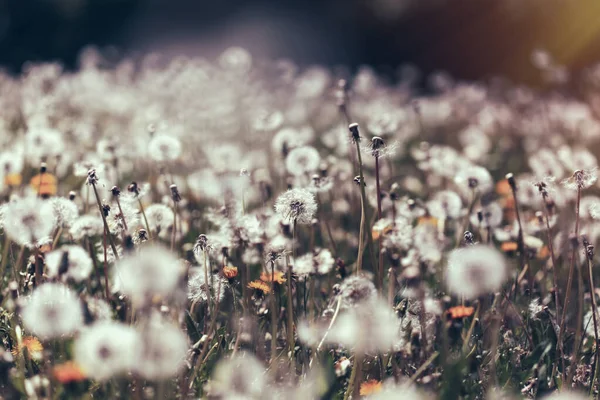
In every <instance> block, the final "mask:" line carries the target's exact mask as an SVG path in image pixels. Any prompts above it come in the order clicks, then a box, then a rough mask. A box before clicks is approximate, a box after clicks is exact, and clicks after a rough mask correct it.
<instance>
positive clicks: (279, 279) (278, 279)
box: [260, 271, 285, 285]
mask: <svg viewBox="0 0 600 400" xmlns="http://www.w3.org/2000/svg"><path fill="white" fill-rule="evenodd" d="M271 278H273V279H271ZM260 280H261V281H263V282H271V281H275V283H279V284H280V285H281V284H283V283H285V277H284V276H283V272H281V271H275V276H273V275H272V274H271V273H270V272H269V273H265V272H262V273H261V274H260Z"/></svg>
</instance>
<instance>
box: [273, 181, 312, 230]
mask: <svg viewBox="0 0 600 400" xmlns="http://www.w3.org/2000/svg"><path fill="white" fill-rule="evenodd" d="M275 212H276V213H277V214H279V215H280V216H281V218H283V219H284V220H287V221H289V222H295V223H298V224H310V223H311V222H312V220H313V218H314V215H315V213H316V212H317V203H316V201H315V197H314V195H313V194H312V193H311V192H309V191H308V190H306V189H298V188H297V189H290V190H288V191H287V192H285V193H283V194H281V195H280V196H279V197H278V198H277V201H276V202H275Z"/></svg>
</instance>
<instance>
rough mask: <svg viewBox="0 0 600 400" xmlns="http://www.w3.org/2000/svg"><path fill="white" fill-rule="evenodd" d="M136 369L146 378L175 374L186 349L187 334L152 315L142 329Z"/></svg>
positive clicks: (161, 377) (155, 378) (167, 376)
mask: <svg viewBox="0 0 600 400" xmlns="http://www.w3.org/2000/svg"><path fill="white" fill-rule="evenodd" d="M140 344H141V351H140V357H139V359H138V360H137V362H136V363H135V369H136V371H137V372H138V373H139V374H140V376H142V377H143V378H146V379H151V380H159V379H166V378H170V377H172V376H173V375H175V374H177V372H178V371H179V369H180V368H181V367H182V366H183V362H184V360H185V356H186V354H187V350H188V340H187V336H186V335H185V334H184V333H183V332H182V331H181V330H180V329H179V328H178V327H177V326H175V325H172V324H170V323H168V322H166V321H163V320H162V319H161V318H160V317H158V316H153V317H152V318H151V319H150V321H149V322H148V325H147V326H145V327H144V329H143V331H142V338H141V341H140Z"/></svg>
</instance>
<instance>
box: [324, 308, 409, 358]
mask: <svg viewBox="0 0 600 400" xmlns="http://www.w3.org/2000/svg"><path fill="white" fill-rule="evenodd" d="M399 327H400V326H399V320H398V318H397V317H396V314H395V313H394V312H393V311H392V310H391V309H390V308H389V307H388V305H387V304H386V302H384V301H383V300H380V299H375V301H373V302H371V303H363V304H361V305H359V306H357V307H355V308H351V309H348V310H346V311H344V312H343V313H341V314H340V315H339V316H338V318H337V321H336V322H335V324H334V325H333V327H332V329H331V331H330V333H329V335H328V336H327V342H328V343H331V344H341V345H342V346H344V347H346V348H348V349H359V350H360V351H362V352H385V351H388V350H389V349H391V348H392V346H394V344H395V343H396V342H397V340H398V331H399Z"/></svg>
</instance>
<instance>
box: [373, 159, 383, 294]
mask: <svg viewBox="0 0 600 400" xmlns="http://www.w3.org/2000/svg"><path fill="white" fill-rule="evenodd" d="M379 180H380V179H379V155H375V183H376V187H377V219H378V220H381V217H382V212H381V186H380V182H379ZM382 247H383V235H379V263H378V264H377V266H378V271H379V272H378V273H377V275H378V277H379V280H378V284H379V289H380V290H383V252H382Z"/></svg>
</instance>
